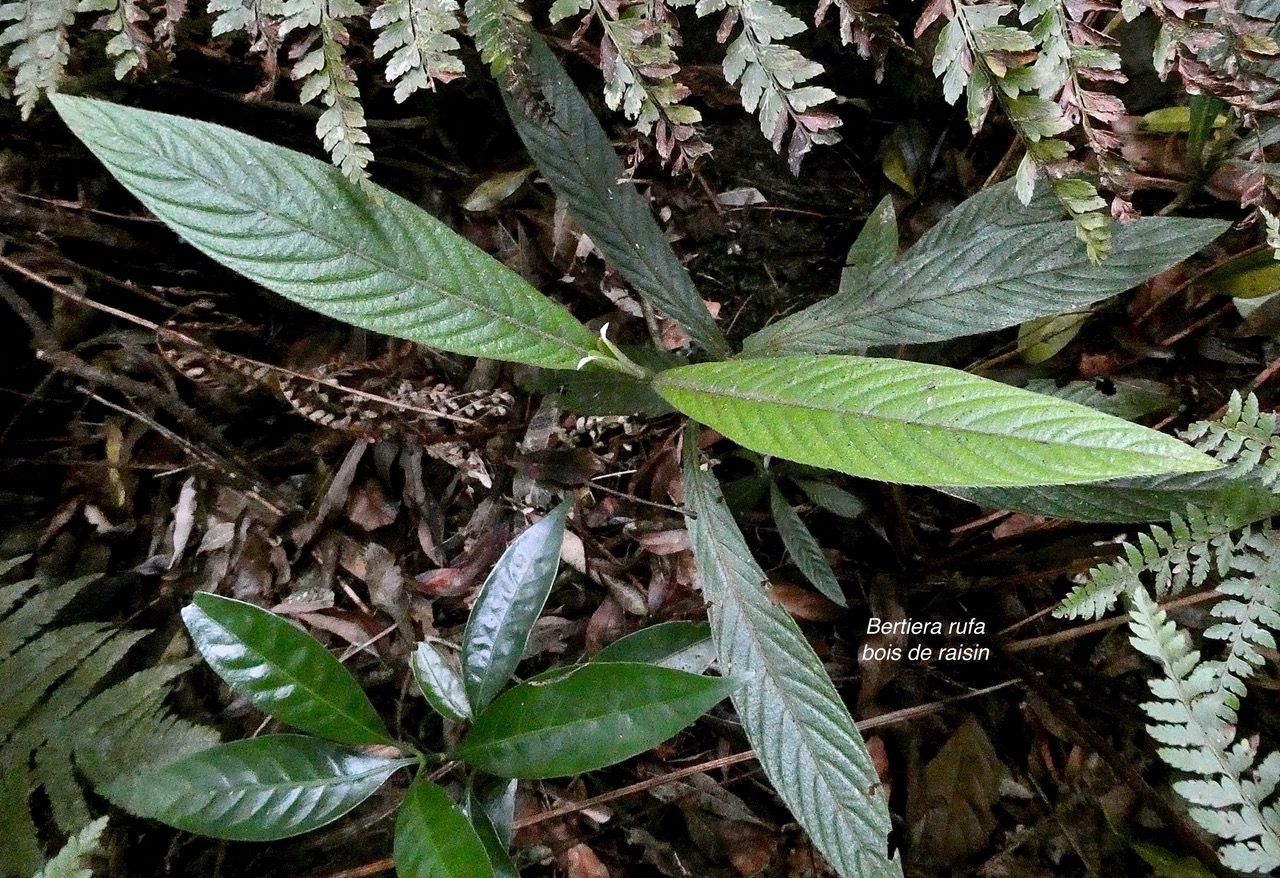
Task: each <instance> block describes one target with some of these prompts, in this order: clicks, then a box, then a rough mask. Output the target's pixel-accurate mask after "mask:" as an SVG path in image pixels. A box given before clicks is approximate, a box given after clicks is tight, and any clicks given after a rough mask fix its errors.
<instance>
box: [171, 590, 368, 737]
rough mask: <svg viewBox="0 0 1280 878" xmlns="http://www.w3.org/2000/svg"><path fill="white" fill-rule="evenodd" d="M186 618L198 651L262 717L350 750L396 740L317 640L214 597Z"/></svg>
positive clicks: (195, 601)
mask: <svg viewBox="0 0 1280 878" xmlns="http://www.w3.org/2000/svg"><path fill="white" fill-rule="evenodd" d="M191 601H192V602H191V604H190V605H189V606H187V607H186V608H185V609H183V611H182V621H183V622H185V623H186V625H187V630H188V631H190V632H191V639H192V640H193V641H195V645H196V649H198V650H200V654H201V655H203V656H204V658H205V661H207V662H208V663H209V666H210V667H211V668H213V670H214V671H216V672H217V674H218V676H219V677H221V678H222V679H223V680H225V681H226V683H227V685H228V686H230V687H231V688H232V689H233V690H235V692H236V694H238V695H242V696H244V697H245V698H248V699H249V700H250V701H252V702H253V704H254V706H255V707H257V708H258V709H259V710H261V711H262V712H263V713H268V714H270V715H271V716H273V717H275V718H276V719H278V720H280V721H281V722H283V723H287V724H288V725H291V726H293V727H294V728H296V729H300V730H302V731H304V732H310V733H311V734H313V735H319V736H320V737H322V738H328V739H330V740H332V741H339V742H341V743H343V744H379V743H387V742H390V741H391V735H390V734H389V733H388V732H387V727H386V726H385V725H383V724H382V720H381V719H379V717H378V714H377V712H376V711H374V709H373V705H372V704H370V703H369V698H368V697H367V696H366V695H365V694H364V692H363V691H362V690H361V689H360V686H359V684H358V683H356V681H355V680H354V679H353V678H352V676H351V674H349V673H348V672H347V669H346V668H344V667H343V666H342V665H341V664H339V662H338V660H337V659H336V658H334V657H333V655H332V654H330V653H329V651H328V650H326V649H325V648H324V647H323V646H321V645H320V643H319V641H317V640H316V639H315V638H314V637H311V636H310V635H309V634H307V633H306V632H304V631H300V630H298V629H297V628H295V627H294V626H293V625H290V624H289V623H288V622H286V621H285V620H284V619H281V618H280V617H279V616H276V615H275V614H273V613H269V612H267V611H266V610H264V609H261V608H260V607H255V606H254V605H253V604H247V603H245V602H244V601H237V600H232V599H231V598H224V597H219V596H217V595H213V594H209V593H207V592H200V593H197V594H196V595H195V596H194V597H193V598H192V599H191Z"/></svg>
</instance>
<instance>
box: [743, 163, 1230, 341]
mask: <svg viewBox="0 0 1280 878" xmlns="http://www.w3.org/2000/svg"><path fill="white" fill-rule="evenodd" d="M1060 217H1061V213H1060V208H1059V207H1058V205H1057V203H1056V202H1055V201H1054V199H1053V198H1052V197H1047V196H1042V197H1040V198H1037V199H1036V200H1034V201H1032V203H1031V204H1030V205H1026V206H1024V205H1022V204H1021V203H1020V202H1019V201H1018V197H1017V194H1016V193H1015V191H1014V181H1012V180H1010V181H1007V182H1005V183H1000V184H998V185H996V186H993V187H991V188H990V189H987V190H985V191H983V192H980V193H978V194H977V195H975V196H973V197H972V198H970V199H968V200H967V201H965V202H964V203H963V204H961V205H960V206H959V207H957V208H956V209H955V210H954V211H952V212H951V213H950V214H948V215H947V216H946V217H945V218H944V219H943V220H942V221H941V222H940V223H938V224H937V225H936V226H934V227H933V228H932V229H930V230H929V232H927V233H926V234H925V235H924V236H923V237H921V238H920V240H919V241H917V242H916V244H915V246H913V247H912V248H911V249H910V250H908V251H907V253H906V254H905V255H904V256H903V258H902V259H901V260H900V261H899V262H896V263H894V264H892V265H888V266H885V267H884V268H881V269H880V270H879V271H877V272H875V273H874V274H873V275H871V276H870V277H868V276H866V274H865V273H858V274H851V273H846V274H845V276H844V278H843V279H842V281H841V286H840V292H839V293H837V294H836V295H835V296H832V297H831V298H830V299H827V300H825V301H822V302H819V303H817V304H816V305H813V306H811V307H809V308H807V309H805V310H804V311H801V312H799V313H798V314H793V315H791V316H790V317H787V318H785V319H783V320H780V321H778V322H777V323H775V324H773V325H772V326H768V327H765V328H764V329H762V330H761V331H759V332H757V333H756V334H755V335H752V336H751V337H750V338H748V339H747V340H746V342H745V343H744V351H745V352H746V353H747V354H749V355H751V356H769V355H772V354H779V353H791V352H794V353H800V352H804V353H831V352H857V351H860V350H862V349H864V348H866V347H867V346H870V345H890V344H918V343H921V342H930V341H942V340H945V339H949V338H955V337H957V336H962V335H971V334H973V333H977V332H986V331H988V330H993V329H1003V328H1005V327H1008V326H1016V325H1018V324H1020V323H1023V322H1025V321H1027V320H1031V319H1033V318H1036V317H1049V316H1052V315H1055V314H1060V313H1062V312H1063V311H1072V310H1079V309H1081V308H1083V307H1085V306H1087V305H1090V304H1092V303H1094V302H1097V301H1100V300H1102V299H1106V298H1108V297H1110V296H1114V295H1116V294H1117V293H1122V292H1124V291H1125V290H1128V289H1129V288H1131V287H1133V286H1135V285H1137V284H1138V283H1140V282H1141V281H1143V280H1146V279H1147V278H1149V277H1151V276H1152V275H1154V274H1157V273H1159V272H1161V271H1164V270H1165V269H1166V268H1169V267H1170V266H1172V265H1174V264H1176V263H1178V262H1179V261H1181V260H1182V259H1185V258H1186V257H1188V256H1190V255H1191V254H1192V253H1195V252H1196V251H1197V250H1199V249H1200V248H1201V247H1203V246H1204V245H1205V244H1208V243H1209V242H1210V241H1212V240H1213V239H1214V238H1216V237H1217V236H1218V235H1219V234H1221V233H1222V232H1223V231H1224V230H1225V229H1226V224H1225V223H1222V222H1219V221H1217V220H1195V219H1178V218H1170V217H1149V218H1143V219H1139V220H1135V221H1134V222H1131V223H1123V224H1117V225H1116V228H1115V233H1114V241H1113V244H1112V250H1111V255H1110V256H1109V257H1108V258H1107V260H1106V262H1105V263H1103V264H1101V265H1094V264H1092V263H1091V262H1090V261H1089V258H1088V255H1087V253H1086V252H1085V250H1084V248H1082V247H1081V246H1080V245H1079V244H1078V243H1077V242H1076V227H1075V224H1074V223H1072V222H1071V221H1068V220H1062V219H1061V218H1060Z"/></svg>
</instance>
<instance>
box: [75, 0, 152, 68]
mask: <svg viewBox="0 0 1280 878" xmlns="http://www.w3.org/2000/svg"><path fill="white" fill-rule="evenodd" d="M76 11H77V12H105V13H106V14H105V15H103V16H102V17H101V18H100V19H99V20H98V27H100V28H101V29H102V30H106V31H110V32H111V33H112V37H111V39H110V40H108V41H107V57H108V58H114V59H116V67H115V74H116V79H124V78H125V76H126V75H127V74H128V73H129V72H130V71H132V70H134V69H138V70H146V69H147V54H146V53H147V47H148V46H150V45H151V34H150V32H149V29H148V27H147V25H148V24H149V23H150V21H151V16H150V14H149V13H148V11H147V10H146V8H144V7H143V5H142V3H141V2H139V0H80V5H79V6H78V7H77V9H76Z"/></svg>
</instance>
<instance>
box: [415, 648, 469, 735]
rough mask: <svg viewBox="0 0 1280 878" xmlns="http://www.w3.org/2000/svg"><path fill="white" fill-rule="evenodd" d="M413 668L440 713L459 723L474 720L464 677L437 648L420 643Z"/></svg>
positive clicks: (433, 705) (419, 684) (424, 691)
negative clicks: (464, 684) (463, 681)
mask: <svg viewBox="0 0 1280 878" xmlns="http://www.w3.org/2000/svg"><path fill="white" fill-rule="evenodd" d="M411 667H412V668H413V678H414V679H415V680H417V681H418V688H419V689H421V690H422V694H423V696H424V697H425V698H426V699H427V703H428V704H430V705H431V706H432V707H433V708H435V711H436V713H438V714H440V715H441V716H443V717H445V718H446V719H451V720H453V721H454V722H456V723H460V722H463V721H465V720H469V719H471V703H470V702H469V701H467V691H466V689H465V687H463V685H462V678H461V677H459V676H458V672H457V671H455V670H454V669H453V666H452V665H450V664H449V660H448V659H446V658H445V657H444V656H442V655H441V654H440V653H439V651H437V650H436V648H435V647H434V646H432V645H431V644H429V643H419V644H418V648H417V649H416V650H414V652H413V661H412V664H411Z"/></svg>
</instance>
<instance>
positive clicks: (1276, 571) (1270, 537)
mask: <svg viewBox="0 0 1280 878" xmlns="http://www.w3.org/2000/svg"><path fill="white" fill-rule="evenodd" d="M1240 548H1241V549H1242V550H1243V551H1241V552H1240V553H1239V554H1238V555H1236V557H1235V559H1234V561H1233V562H1232V570H1233V571H1234V572H1238V573H1240V574H1243V575H1240V576H1232V577H1230V578H1229V579H1225V580H1223V582H1222V584H1221V585H1219V586H1218V592H1219V593H1221V594H1223V595H1225V598H1224V599H1223V600H1221V601H1218V603H1217V604H1215V605H1214V608H1213V616H1214V618H1216V619H1222V620H1225V621H1222V622H1218V623H1217V624H1214V625H1211V626H1209V628H1208V629H1207V630H1206V631H1205V632H1204V636H1205V637H1207V638H1209V639H1212V640H1221V641H1225V642H1226V644H1227V651H1226V655H1225V657H1224V658H1223V665H1224V673H1223V674H1222V685H1223V686H1224V687H1227V688H1229V689H1231V691H1232V693H1233V694H1235V695H1236V696H1237V697H1241V698H1242V697H1244V680H1246V679H1247V678H1249V677H1250V676H1252V675H1253V672H1254V670H1255V668H1257V667H1260V666H1261V665H1262V664H1263V662H1264V659H1263V657H1262V654H1261V653H1260V652H1259V651H1258V650H1259V649H1275V648H1276V640H1275V637H1274V635H1273V633H1272V632H1275V631H1280V532H1277V531H1274V530H1267V531H1263V532H1261V533H1255V534H1249V535H1248V536H1246V537H1245V539H1244V540H1243V541H1242V543H1241V546H1240Z"/></svg>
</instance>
